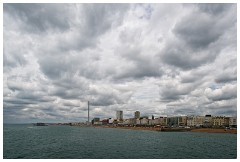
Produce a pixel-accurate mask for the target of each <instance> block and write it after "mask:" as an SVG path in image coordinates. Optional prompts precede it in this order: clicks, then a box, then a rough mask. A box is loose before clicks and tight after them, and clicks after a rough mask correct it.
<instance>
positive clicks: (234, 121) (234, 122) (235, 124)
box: [229, 117, 237, 127]
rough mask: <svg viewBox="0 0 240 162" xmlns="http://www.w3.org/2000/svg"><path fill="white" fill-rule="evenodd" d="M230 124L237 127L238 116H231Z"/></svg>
mask: <svg viewBox="0 0 240 162" xmlns="http://www.w3.org/2000/svg"><path fill="white" fill-rule="evenodd" d="M229 126H231V127H236V126H237V117H230V118H229Z"/></svg>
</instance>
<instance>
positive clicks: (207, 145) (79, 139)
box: [3, 124, 237, 159]
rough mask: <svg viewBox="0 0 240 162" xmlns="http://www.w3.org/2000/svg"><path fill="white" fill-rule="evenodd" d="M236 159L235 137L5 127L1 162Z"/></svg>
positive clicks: (188, 133) (75, 128) (93, 129)
mask: <svg viewBox="0 0 240 162" xmlns="http://www.w3.org/2000/svg"><path fill="white" fill-rule="evenodd" d="M236 158H237V135H236V134H228V133H202V132H201V133H200V132H158V131H147V130H129V129H116V128H94V127H78V126H56V125H55V126H33V125H31V124H15V125H14V124H4V125H3V159H236Z"/></svg>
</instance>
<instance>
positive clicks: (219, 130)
mask: <svg viewBox="0 0 240 162" xmlns="http://www.w3.org/2000/svg"><path fill="white" fill-rule="evenodd" d="M93 127H94V128H116V129H130V130H148V131H159V132H204V133H230V134H237V129H223V128H190V129H184V128H165V129H162V130H161V128H156V127H118V126H93Z"/></svg>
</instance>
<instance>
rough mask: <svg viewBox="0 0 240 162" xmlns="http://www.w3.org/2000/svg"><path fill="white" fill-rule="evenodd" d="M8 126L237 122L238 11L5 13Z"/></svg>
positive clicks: (122, 8) (16, 9)
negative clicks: (199, 119) (192, 119)
mask: <svg viewBox="0 0 240 162" xmlns="http://www.w3.org/2000/svg"><path fill="white" fill-rule="evenodd" d="M3 32H4V33H3V119H4V122H5V123H22V122H70V121H86V120H87V111H86V110H87V101H88V100H89V101H90V103H91V106H90V110H91V111H90V117H91V118H93V117H100V118H101V119H102V118H109V117H113V118H115V117H116V110H123V116H124V118H131V117H133V114H134V112H135V111H137V110H138V111H140V112H141V115H147V116H150V115H154V116H156V117H159V116H178V115H193V114H194V115H206V114H211V115H225V116H236V114H237V5H236V4H3Z"/></svg>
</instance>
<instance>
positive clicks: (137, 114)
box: [134, 111, 140, 119]
mask: <svg viewBox="0 0 240 162" xmlns="http://www.w3.org/2000/svg"><path fill="white" fill-rule="evenodd" d="M134 118H135V119H139V118H140V112H139V111H136V112H135V113H134Z"/></svg>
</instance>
